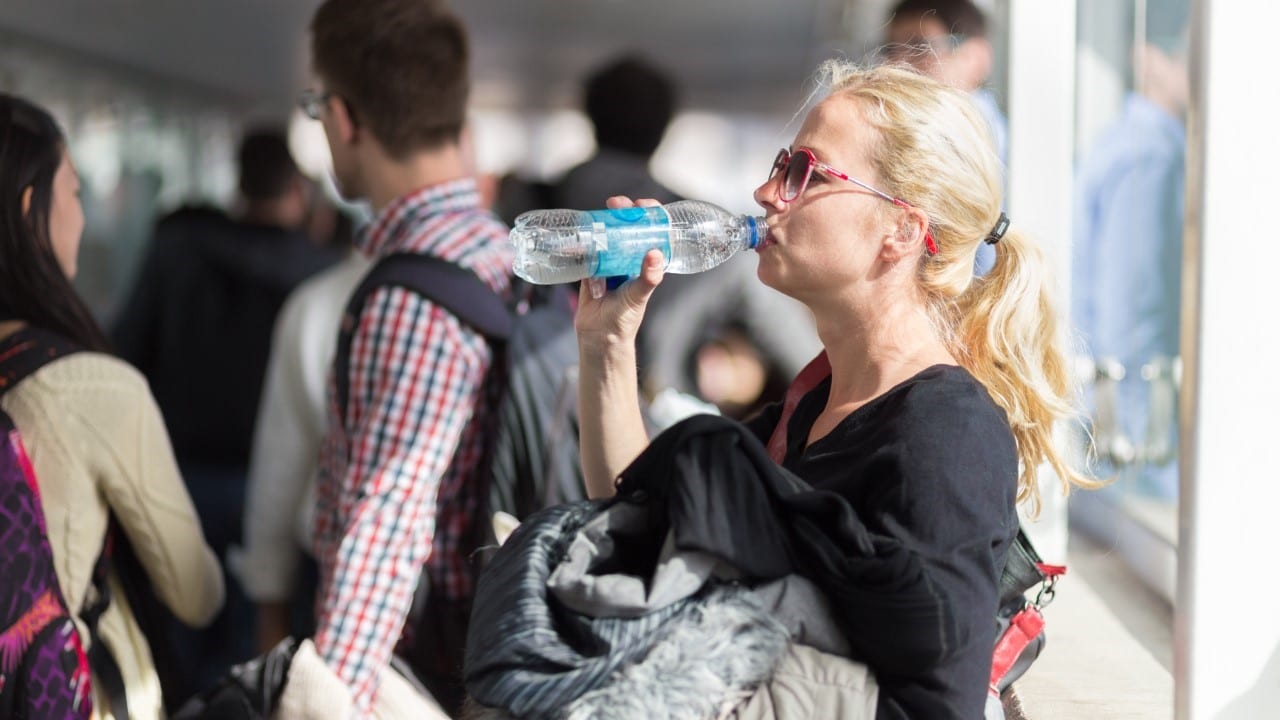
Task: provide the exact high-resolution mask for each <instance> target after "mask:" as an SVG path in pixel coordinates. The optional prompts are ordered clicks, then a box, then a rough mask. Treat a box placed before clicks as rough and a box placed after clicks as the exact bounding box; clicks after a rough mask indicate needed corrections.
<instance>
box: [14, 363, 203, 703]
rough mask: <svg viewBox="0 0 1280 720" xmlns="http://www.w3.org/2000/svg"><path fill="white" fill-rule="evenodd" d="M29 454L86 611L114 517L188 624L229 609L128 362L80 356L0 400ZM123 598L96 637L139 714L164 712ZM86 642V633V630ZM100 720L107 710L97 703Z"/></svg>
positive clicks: (69, 595)
mask: <svg viewBox="0 0 1280 720" xmlns="http://www.w3.org/2000/svg"><path fill="white" fill-rule="evenodd" d="M0 407H2V408H3V409H4V411H5V412H6V413H8V414H9V416H10V417H12V418H13V421H14V423H15V424H16V425H17V427H18V431H19V432H20V433H21V434H22V441H23V444H24V445H26V448H27V452H28V454H29V455H30V456H31V462H32V464H33V465H34V467H35V471H36V479H37V481H38V482H39V484H40V494H41V501H42V503H43V505H44V512H45V519H46V520H47V521H48V528H49V542H50V544H51V546H52V548H53V559H54V564H55V566H56V570H57V574H58V583H59V585H60V586H61V588H62V592H63V595H64V596H65V597H66V599H67V603H68V604H69V605H70V606H71V608H72V610H73V612H77V613H78V612H79V611H80V609H81V607H82V605H83V603H84V599H85V595H86V593H87V591H88V589H89V587H90V584H91V581H92V575H93V566H94V563H95V562H96V561H97V558H98V554H99V552H100V551H101V549H102V540H103V536H104V535H105V533H106V529H107V519H108V508H110V509H111V510H114V511H115V515H116V517H117V518H118V519H119V521H120V524H121V526H122V527H123V529H124V532H125V533H126V534H127V535H128V537H129V540H130V542H131V543H132V545H133V547H134V549H135V551H136V552H137V554H138V558H139V560H140V561H141V563H142V565H143V566H144V567H145V568H146V570H147V574H148V575H149V576H150V578H151V582H152V586H153V587H154V588H155V590H156V592H157V595H158V597H159V598H160V599H161V600H162V601H163V602H164V603H165V604H166V605H168V606H169V608H170V609H171V610H173V612H174V614H175V615H176V616H177V617H178V618H179V619H180V620H182V621H183V622H185V623H188V624H190V625H194V626H200V625H203V624H205V623H208V622H209V621H210V620H211V619H212V618H213V616H214V614H215V613H216V612H217V611H218V609H219V608H220V607H221V606H222V600H223V585H222V573H221V570H220V569H219V565H218V559H217V558H216V557H214V555H213V552H212V551H211V550H210V549H209V547H208V546H207V545H206V544H205V541H204V535H203V533H202V532H201V530H200V521H199V519H198V518H197V516H196V512H195V508H194V507H193V506H192V504H191V498H190V496H188V494H187V491H186V487H185V486H184V485H183V483H182V478H181V477H180V476H179V474H178V467H177V463H176V462H175V460H174V458H173V450H172V448H170V446H169V437H168V434H167V433H166V432H165V428H164V422H163V420H162V418H161V416H160V411H159V408H157V407H156V404H155V401H154V400H153V399H152V397H151V392H150V390H149V389H148V388H147V384H146V381H145V380H144V379H143V377H142V376H141V375H140V374H139V373H138V372H137V371H136V370H134V369H133V368H132V367H130V366H129V365H127V364H126V363H124V362H121V361H120V360H117V359H115V358H112V357H110V356H108V355H103V354H99V353H89V352H81V353H76V354H73V355H69V356H67V357H65V358H62V359H59V360H56V361H54V362H52V363H50V364H48V365H46V366H45V367H43V368H41V369H40V370H39V371H37V372H36V373H35V374H33V375H32V376H30V377H28V378H27V379H26V380H24V381H23V382H21V383H19V384H18V385H17V386H16V387H15V388H13V389H12V390H10V391H9V392H7V393H6V394H5V395H4V396H3V397H2V398H0ZM122 597H123V595H122V593H120V592H118V591H116V592H113V597H112V602H111V606H110V607H109V608H108V610H107V612H106V614H105V615H104V616H103V618H102V622H101V625H100V632H101V635H102V638H103V641H104V642H105V643H106V644H107V645H108V646H109V647H110V648H111V650H112V654H113V655H114V656H115V658H116V661H117V662H118V663H119V664H120V671H121V674H122V675H123V676H124V680H125V684H126V687H127V695H128V701H129V711H130V714H131V715H132V716H133V717H134V718H147V719H150V718H157V717H160V716H161V699H160V688H159V682H158V680H157V678H156V672H155V667H154V664H153V663H152V660H151V654H150V652H149V651H148V649H147V645H146V642H145V640H144V639H143V638H142V636H141V633H140V631H139V629H138V626H137V624H136V623H135V622H134V620H133V615H132V613H131V612H130V611H129V608H128V607H127V606H126V605H125V603H124V602H123V600H122V599H121V598H122ZM81 631H82V633H81V636H82V637H83V638H84V640H85V644H86V649H87V645H88V634H87V632H84V628H83V626H82V627H81ZM94 707H95V711H96V714H97V715H98V716H99V717H102V718H106V717H108V714H107V712H106V710H107V706H106V703H105V702H103V701H102V700H101V699H100V698H97V697H95V701H94Z"/></svg>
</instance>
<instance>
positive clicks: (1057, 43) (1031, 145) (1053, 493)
mask: <svg viewBox="0 0 1280 720" xmlns="http://www.w3.org/2000/svg"><path fill="white" fill-rule="evenodd" d="M1008 7H1009V26H1008V30H1009V94H1008V98H1009V199H1008V208H1009V217H1010V218H1012V220H1013V222H1014V223H1015V224H1016V225H1018V226H1020V227H1022V228H1023V229H1024V230H1026V231H1028V232H1029V233H1031V234H1032V235H1034V236H1035V237H1037V238H1038V239H1039V240H1040V242H1041V243H1043V245H1044V247H1045V252H1046V255H1047V258H1048V262H1049V272H1050V274H1051V275H1052V276H1053V279H1054V281H1055V282H1056V284H1057V287H1058V289H1059V291H1060V292H1059V300H1060V306H1061V307H1062V309H1063V312H1064V313H1065V312H1066V309H1067V300H1068V295H1067V292H1068V289H1069V288H1070V287H1071V276H1070V266H1071V262H1070V261H1071V185H1072V181H1071V177H1072V154H1073V153H1072V149H1073V147H1074V141H1075V135H1074V128H1075V123H1074V114H1075V57H1076V55H1075V53H1076V3H1075V0H1008ZM1058 487H1059V483H1058V480H1057V478H1055V477H1053V476H1052V473H1048V472H1042V473H1041V496H1042V497H1043V499H1044V502H1043V508H1042V510H1041V514H1040V519H1039V521H1038V522H1035V523H1030V524H1028V526H1027V527H1028V531H1029V532H1030V533H1031V536H1032V539H1033V541H1034V542H1035V543H1036V546H1037V548H1038V549H1039V550H1040V554H1041V555H1043V556H1044V557H1045V559H1046V560H1049V561H1050V562H1053V560H1052V559H1053V558H1057V559H1058V560H1061V559H1063V558H1065V557H1066V551H1067V502H1066V498H1064V497H1063V496H1062V494H1061V492H1060V491H1059V489H1058Z"/></svg>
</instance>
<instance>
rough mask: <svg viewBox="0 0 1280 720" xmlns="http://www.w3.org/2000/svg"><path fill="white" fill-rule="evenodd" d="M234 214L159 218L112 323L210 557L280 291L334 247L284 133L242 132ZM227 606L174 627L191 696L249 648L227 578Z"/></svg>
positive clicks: (236, 482) (238, 501) (222, 545)
mask: <svg viewBox="0 0 1280 720" xmlns="http://www.w3.org/2000/svg"><path fill="white" fill-rule="evenodd" d="M238 160H239V170H240V176H239V189H240V196H241V203H240V206H239V208H238V209H237V212H236V213H235V215H234V216H227V215H224V214H223V213H222V212H221V211H219V210H217V209H216V208H207V207H205V208H190V207H189V208H183V209H180V210H177V211H175V212H173V213H171V214H170V215H168V216H166V217H164V218H161V219H160V221H159V222H157V224H156V229H155V236H154V238H153V240H152V244H151V246H150V248H149V249H148V252H147V256H146V257H145V259H144V260H143V264H142V269H141V272H140V274H139V276H138V279H137V282H136V283H135V285H134V288H133V290H132V292H131V293H130V296H129V298H128V300H127V301H126V303H125V305H124V306H123V309H122V312H121V314H120V316H119V318H118V320H117V323H116V327H115V333H114V337H115V341H116V345H117V347H118V348H119V351H120V355H121V357H123V358H124V359H125V360H128V361H129V362H131V363H133V364H134V366H135V367H137V368H138V369H139V370H141V371H142V374H143V375H144V376H146V378H147V380H148V382H149V383H150V385H151V390H152V392H154V393H155V396H156V401H157V402H158V403H159V405H160V409H161V411H162V412H163V413H164V418H165V424H166V425H167V426H168V428H169V433H170V436H171V437H172V438H173V446H174V451H175V453H176V454H177V457H178V463H179V465H180V466H181V467H182V472H183V477H184V478H185V479H186V482H187V487H188V488H189V489H190V491H191V496H192V498H193V499H194V500H195V504H196V509H197V510H198V511H199V513H200V520H201V522H202V523H203V525H204V529H205V533H206V535H207V536H208V537H209V540H210V543H211V544H212V546H213V548H214V550H215V552H217V553H218V556H219V558H224V559H225V554H226V551H227V548H228V547H229V546H230V545H231V544H232V543H234V542H239V539H240V535H241V517H242V515H243V512H244V500H245V483H246V473H247V471H248V467H249V450H250V444H251V442H252V438H253V426H254V420H255V416H256V414H257V410H258V403H259V397H260V394H261V390H262V381H263V375H264V373H265V372H266V365H267V355H268V352H269V349H270V345H271V330H272V326H273V324H274V323H275V318H276V314H277V313H278V312H279V310H280V307H281V305H282V304H283V303H284V300H285V297H286V296H288V294H289V293H290V292H291V291H292V290H293V288H294V287H296V286H297V284H298V283H300V282H301V281H302V280H304V279H305V278H307V277H309V276H311V275H313V274H314V273H316V272H317V271H319V270H320V269H322V268H324V267H326V266H328V265H329V264H331V263H332V262H333V261H334V260H335V259H336V255H335V254H334V253H333V252H332V251H330V250H326V249H322V248H319V247H317V246H316V244H315V243H314V242H312V240H311V238H310V237H309V236H308V235H307V233H306V230H305V221H306V219H307V213H308V210H309V208H310V206H311V198H310V195H309V189H310V185H309V183H308V182H307V180H306V178H305V177H303V175H302V174H301V173H300V172H299V170H298V167H297V165H296V164H295V163H294V160H293V157H292V156H291V155H290V153H289V148H288V144H287V142H286V140H285V136H284V133H283V132H280V131H277V130H274V129H263V130H251V131H249V132H248V133H246V135H245V136H244V138H243V140H242V142H241V144H240V148H239V155H238ZM227 587H228V601H227V607H226V609H224V611H223V613H222V614H221V615H220V616H219V617H218V619H217V620H216V621H215V623H214V625H213V626H212V627H210V628H209V629H207V630H205V631H202V632H201V633H199V634H198V635H192V636H184V635H182V631H181V630H177V631H176V632H177V634H178V635H179V636H180V638H181V639H180V640H178V641H177V643H178V644H179V645H182V646H185V647H189V648H190V653H189V654H188V657H189V658H190V659H191V662H192V665H191V666H190V667H184V668H183V672H184V674H185V675H186V676H187V679H188V683H189V686H188V688H187V690H188V692H189V693H190V692H197V691H199V690H201V689H204V688H205V687H207V686H209V685H210V684H212V682H213V681H215V680H216V679H217V678H218V677H219V676H221V675H222V673H223V672H224V671H225V670H226V669H227V668H228V667H230V666H231V664H233V663H236V662H239V661H242V660H246V659H248V658H249V657H252V656H253V654H254V652H253V651H254V645H253V613H252V610H251V608H250V606H249V603H248V601H247V600H246V598H245V597H244V594H243V592H242V591H241V590H240V587H239V583H238V582H236V581H234V580H233V579H232V578H231V577H230V576H228V578H227Z"/></svg>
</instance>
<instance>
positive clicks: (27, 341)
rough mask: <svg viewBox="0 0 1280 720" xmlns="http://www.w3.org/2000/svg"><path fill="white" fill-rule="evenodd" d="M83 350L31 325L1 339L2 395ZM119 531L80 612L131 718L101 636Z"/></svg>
mask: <svg viewBox="0 0 1280 720" xmlns="http://www.w3.org/2000/svg"><path fill="white" fill-rule="evenodd" d="M81 350H83V348H81V347H80V346H79V345H76V344H75V343H74V342H72V341H71V340H68V339H67V338H65V337H63V336H61V335H59V334H57V333H55V332H50V331H48V330H43V329H40V328H35V327H30V326H28V327H25V328H23V329H21V330H18V331H17V332H15V333H13V334H12V335H10V336H9V337H7V338H5V339H4V340H0V396H3V395H4V393H5V392H7V391H9V390H12V389H13V388H14V387H16V386H17V385H18V384H19V383H21V382H22V381H23V380H25V379H26V378H28V377H30V376H31V375H33V374H35V373H36V372H37V371H38V370H40V368H42V367H44V366H45V365H48V364H49V363H51V362H53V361H54V360H58V359H59V358H63V357H66V356H67V355H71V354H72V353H76V352H80V351H81ZM19 432H21V428H19ZM115 532H118V530H117V529H116V528H115V518H114V516H113V517H112V519H111V522H110V523H109V525H108V529H107V535H106V537H105V538H104V539H103V543H102V552H100V553H99V554H98V560H97V561H96V562H95V563H94V566H93V578H92V583H91V585H92V588H93V590H94V594H93V598H92V602H89V603H88V604H86V605H85V606H84V607H83V608H82V609H81V611H80V613H78V614H79V616H80V619H81V620H83V621H84V623H85V625H86V626H87V627H88V628H89V666H90V667H91V668H92V669H93V672H94V674H95V675H97V680H98V683H99V684H100V685H101V686H102V687H103V688H104V689H105V691H106V695H107V701H108V703H109V705H110V707H111V714H112V715H113V716H115V717H118V718H127V717H129V704H128V701H127V699H126V697H125V687H124V677H123V676H122V675H121V674H120V666H119V665H117V664H116V660H115V658H114V657H112V655H111V653H110V651H109V650H108V649H107V647H106V645H105V644H103V642H102V638H101V637H100V636H99V635H98V620H99V619H100V618H101V617H102V613H103V612H105V611H106V609H107V605H108V604H109V603H110V601H111V592H110V590H109V588H108V586H107V573H108V570H109V568H110V563H111V544H112V542H111V540H112V535H113V533H115Z"/></svg>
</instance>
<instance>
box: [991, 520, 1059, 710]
mask: <svg viewBox="0 0 1280 720" xmlns="http://www.w3.org/2000/svg"><path fill="white" fill-rule="evenodd" d="M1066 571H1067V568H1066V567H1065V566H1063V565H1049V564H1047V563H1045V562H1044V561H1043V560H1041V559H1040V554H1039V553H1037V552H1036V549H1035V547H1034V546H1033V545H1032V544H1031V539H1030V538H1029V537H1027V533H1026V531H1025V530H1023V529H1022V528H1021V527H1019V528H1018V535H1017V537H1016V538H1014V541H1013V544H1012V545H1011V546H1010V547H1009V553H1008V555H1006V556H1005V562H1004V569H1003V571H1002V572H1001V573H1000V609H999V610H998V611H997V613H996V647H995V652H994V654H993V657H992V663H991V680H990V684H989V685H988V687H987V692H988V694H990V695H994V696H999V695H1001V694H1003V693H1004V691H1005V690H1007V689H1008V688H1009V686H1011V685H1012V684H1013V682H1014V681H1015V680H1017V679H1018V678H1020V677H1022V675H1023V674H1024V673H1026V671H1027V668H1029V667H1031V663H1033V662H1035V660H1036V658H1038V657H1040V653H1041V652H1042V651H1043V650H1044V645H1045V635H1044V616H1043V615H1041V612H1040V611H1041V610H1043V609H1044V608H1045V607H1046V606H1047V605H1048V604H1049V603H1050V602H1052V601H1053V597H1054V592H1055V588H1056V586H1057V583H1058V578H1059V577H1061V576H1062V575H1063V573H1065V572H1066ZM1037 585H1038V586H1040V591H1039V592H1038V593H1037V594H1036V598H1035V600H1034V601H1028V600H1027V597H1026V593H1027V591H1028V590H1030V589H1031V588H1033V587H1036V586H1037Z"/></svg>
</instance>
